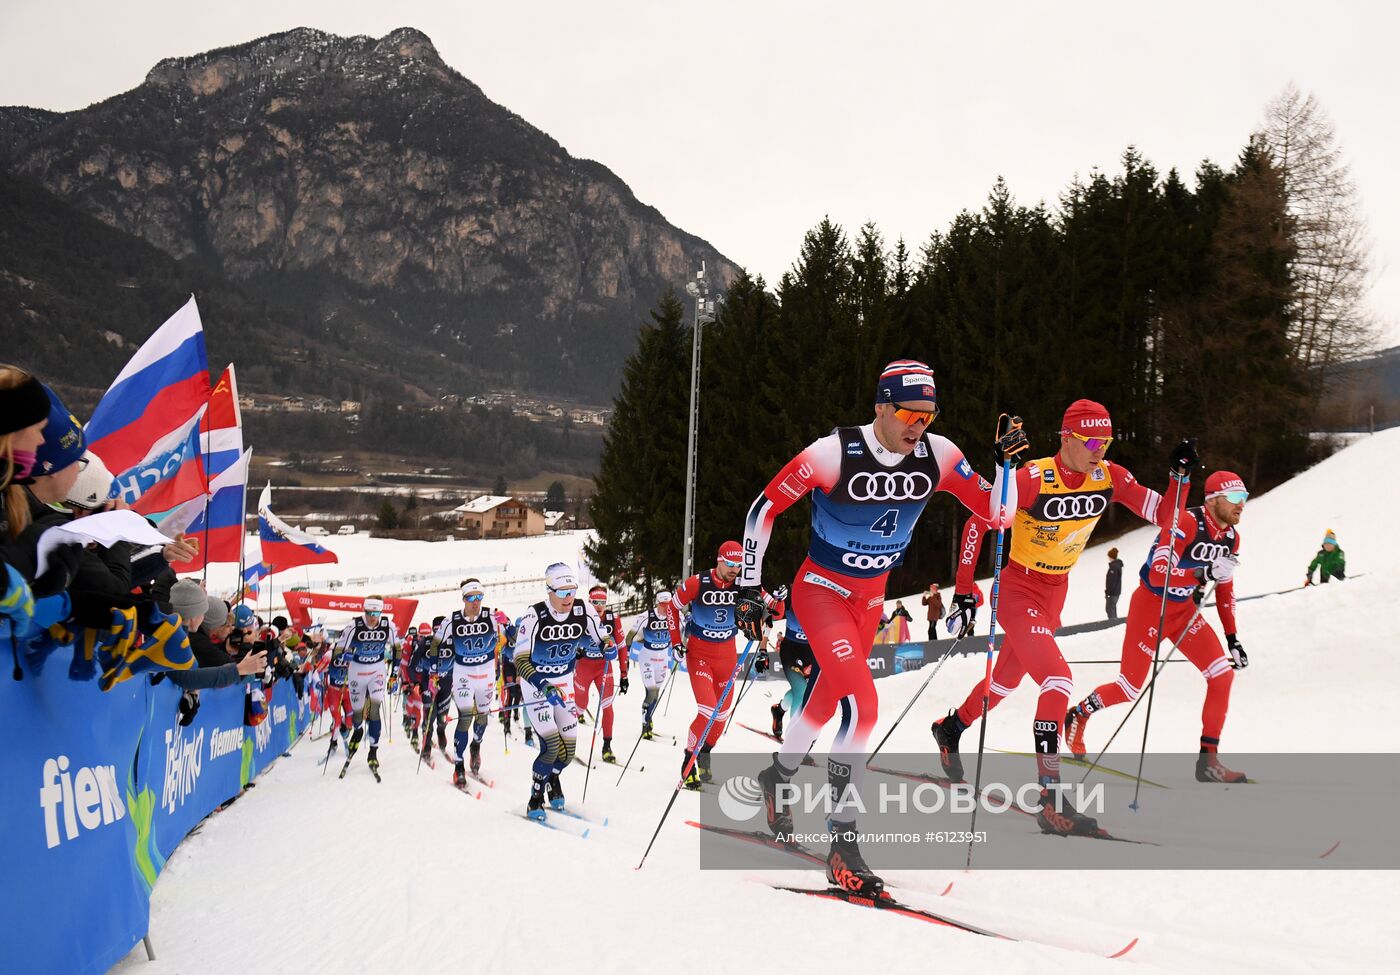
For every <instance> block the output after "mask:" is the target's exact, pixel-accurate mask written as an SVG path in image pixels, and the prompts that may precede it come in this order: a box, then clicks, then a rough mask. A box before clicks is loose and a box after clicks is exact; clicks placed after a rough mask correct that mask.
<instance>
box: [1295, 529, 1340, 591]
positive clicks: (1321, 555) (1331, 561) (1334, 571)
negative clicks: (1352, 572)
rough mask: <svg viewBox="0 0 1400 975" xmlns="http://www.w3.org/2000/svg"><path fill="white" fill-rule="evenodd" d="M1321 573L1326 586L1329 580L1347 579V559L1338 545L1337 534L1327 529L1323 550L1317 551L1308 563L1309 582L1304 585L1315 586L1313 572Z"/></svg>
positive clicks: (1323, 540) (1323, 539)
mask: <svg viewBox="0 0 1400 975" xmlns="http://www.w3.org/2000/svg"><path fill="white" fill-rule="evenodd" d="M1314 570H1317V571H1318V572H1319V573H1320V576H1321V580H1322V582H1323V583H1324V584H1326V582H1327V581H1328V580H1329V579H1333V578H1335V579H1338V580H1345V579H1346V577H1347V557H1346V553H1345V552H1343V551H1342V549H1341V546H1339V545H1338V544H1337V533H1336V532H1334V531H1332V529H1330V528H1329V529H1327V534H1326V535H1324V536H1323V538H1322V548H1320V549H1318V550H1317V554H1316V555H1315V556H1313V560H1312V561H1311V562H1310V563H1308V581H1307V582H1305V583H1304V585H1307V586H1311V585H1312V584H1313V571H1314Z"/></svg>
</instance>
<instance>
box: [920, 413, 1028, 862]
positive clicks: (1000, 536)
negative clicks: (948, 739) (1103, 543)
mask: <svg viewBox="0 0 1400 975" xmlns="http://www.w3.org/2000/svg"><path fill="white" fill-rule="evenodd" d="M997 426H998V430H999V429H1000V426H1001V424H1000V423H998V424H997ZM1010 483H1011V458H1010V457H1003V458H1002V460H1001V503H1000V504H999V505H998V506H997V558H996V562H995V563H994V564H993V567H992V613H991V615H992V618H991V624H990V625H989V626H988V627H987V673H986V675H985V676H984V677H983V678H982V726H981V727H980V728H979V729H978V731H977V772H976V774H975V775H974V776H973V784H972V795H973V799H974V801H973V803H972V822H971V824H970V825H969V826H968V838H967V867H966V869H968V870H971V869H972V847H973V845H974V840H975V839H976V836H977V802H976V797H977V796H978V795H979V794H981V791H982V754H983V752H984V751H985V749H986V745H987V712H988V711H989V710H990V709H991V702H990V700H989V698H990V697H991V692H992V691H991V688H992V654H993V653H994V652H995V651H996V645H997V602H998V600H999V598H1000V596H1001V549H1002V543H1003V542H1004V541H1005V540H1006V528H1005V527H1004V526H1005V524H1006V517H1005V516H1006V493H1007V487H1008V486H1009V485H1010ZM945 659H946V658H945ZM930 679H932V678H931V677H930Z"/></svg>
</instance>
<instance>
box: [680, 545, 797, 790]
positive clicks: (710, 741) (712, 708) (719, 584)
mask: <svg viewBox="0 0 1400 975" xmlns="http://www.w3.org/2000/svg"><path fill="white" fill-rule="evenodd" d="M743 564H744V549H743V547H742V546H740V544H739V543H738V542H725V543H724V544H723V545H721V546H720V547H719V552H718V553H717V555H716V558H715V567H714V568H713V569H710V570H708V571H706V572H702V573H700V574H698V575H693V576H691V577H690V578H689V579H686V580H685V581H684V582H682V583H681V584H680V587H679V588H677V589H676V594H675V596H674V597H672V604H673V605H674V606H675V607H676V609H677V610H678V611H680V612H684V613H686V614H687V617H688V618H687V620H686V623H685V629H684V631H683V635H682V637H681V647H680V653H681V654H682V656H683V657H684V658H685V666H686V673H687V674H688V675H689V677H690V689H691V692H692V693H693V694H694V695H695V706H696V714H695V719H694V720H693V721H691V722H690V730H689V731H688V732H687V733H686V745H685V754H684V755H683V756H682V758H681V774H682V776H684V778H685V784H686V788H688V789H698V788H700V785H701V783H704V782H710V781H712V779H713V775H712V774H711V772H710V752H711V751H712V750H713V749H714V747H715V744H716V743H717V742H718V741H719V739H720V735H722V734H723V733H724V726H725V724H726V723H727V722H728V721H729V712H730V711H731V710H733V708H734V698H735V694H734V691H733V689H732V688H731V690H730V693H729V696H728V697H727V698H726V699H725V700H723V701H721V700H719V696H720V694H721V693H723V691H724V688H725V686H726V685H727V684H729V683H730V681H729V677H730V674H731V673H733V671H734V667H735V665H736V664H737V663H738V660H739V651H738V650H737V649H736V648H735V646H734V636H735V634H737V633H738V632H739V621H738V619H737V617H736V616H735V614H734V593H735V589H734V581H735V580H736V579H738V578H739V570H740V569H741V568H742V567H743ZM760 596H761V601H762V603H763V607H764V615H765V617H766V616H767V615H769V614H772V613H774V612H780V611H781V606H780V605H779V603H778V601H777V600H775V599H774V598H773V597H772V596H770V595H768V594H767V593H766V592H765V593H760ZM760 639H761V637H760ZM759 652H760V654H762V651H761V650H760V651H759ZM712 715H713V720H711V716H712ZM706 726H708V727H709V729H710V730H709V733H708V734H706V733H705V728H706ZM702 734H704V735H705V740H704V741H701V740H700V736H701V735H702ZM692 755H693V756H694V758H693V760H692Z"/></svg>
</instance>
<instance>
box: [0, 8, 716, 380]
mask: <svg viewBox="0 0 1400 975" xmlns="http://www.w3.org/2000/svg"><path fill="white" fill-rule="evenodd" d="M0 167H3V168H4V169H5V170H6V171H7V172H9V173H10V174H12V175H14V176H16V177H20V178H23V179H26V180H29V181H32V182H33V183H37V184H39V185H40V186H42V187H44V188H46V189H47V190H48V191H50V192H51V193H53V194H54V195H56V196H57V197H59V198H60V199H62V200H64V201H66V202H68V203H69V204H71V205H72V206H74V207H75V208H77V209H78V210H80V211H82V212H84V213H86V214H89V215H91V216H93V217H96V218H97V219H99V220H101V221H103V222H104V223H106V224H108V225H109V226H111V227H114V228H116V229H118V230H121V231H125V232H127V233H130V234H134V235H136V236H137V237H140V238H142V239H143V240H145V241H147V242H149V243H150V244H153V245H154V246H155V247H157V248H159V249H160V250H161V251H163V252H165V253H166V254H168V255H170V256H171V257H173V258H176V259H178V260H180V261H182V262H187V263H190V264H193V265H197V266H199V267H200V268H202V269H205V270H208V271H212V272H213V273H215V274H217V275H219V276H221V277H223V278H225V279H228V280H229V281H231V282H234V283H236V284H237V285H239V286H240V287H241V288H242V289H243V290H244V291H246V292H249V293H253V294H256V295H258V296H259V298H260V299H261V300H265V301H267V302H269V303H271V304H272V305H274V306H275V307H277V308H280V309H282V310H283V311H284V314H282V315H281V316H280V323H279V327H284V328H287V329H292V330H294V331H296V332H297V333H299V335H298V339H299V340H300V341H302V342H311V343H315V344H316V345H318V346H321V347H324V348H328V349H331V350H340V351H341V352H342V354H344V355H347V356H350V357H352V358H355V359H358V360H360V361H366V360H372V361H378V362H381V363H383V364H384V365H385V367H386V368H398V369H399V370H401V371H409V372H411V373H412V378H413V379H414V380H415V381H416V382H419V383H421V384H422V385H424V386H425V387H426V388H429V389H431V388H432V387H434V386H435V385H437V386H441V385H444V384H446V385H451V386H454V387H456V388H455V390H454V391H457V392H461V391H462V387H463V386H467V387H471V386H480V387H486V386H492V385H496V386H500V385H507V386H509V385H512V384H514V385H516V386H520V387H522V388H524V387H530V388H535V389H542V388H553V389H558V390H560V391H563V392H568V393H572V394H574V395H578V396H582V397H588V398H592V399H593V400H594V401H603V400H606V399H607V398H608V397H609V396H610V395H611V393H612V392H613V390H614V389H615V385H616V381H617V377H618V375H619V372H620V366H621V362H622V360H623V358H624V357H625V356H626V355H627V353H628V352H629V351H630V350H631V348H632V346H633V342H634V338H635V334H636V329H637V326H638V324H639V323H640V322H641V321H643V320H644V319H645V316H646V312H647V310H648V309H650V308H651V307H653V306H654V305H655V303H656V300H657V298H658V297H659V295H660V294H661V292H662V291H663V290H664V289H665V288H666V287H668V286H672V287H679V286H680V285H681V284H683V283H684V282H685V281H686V280H688V279H689V278H690V277H691V275H692V274H693V273H694V270H695V269H696V268H698V267H699V266H700V262H701V261H702V260H703V261H706V262H707V265H708V267H709V269H710V271H711V276H712V284H715V285H717V286H723V285H725V284H727V283H728V282H729V281H730V280H731V279H732V277H733V276H734V274H735V273H736V268H735V267H734V265H733V264H732V263H731V262H729V261H728V260H726V259H725V258H724V257H723V256H722V255H720V254H718V253H717V252H716V251H715V250H714V248H712V247H710V246H709V245H708V244H706V243H705V242H704V241H702V240H700V239H698V238H696V237H694V236H692V235H690V234H687V233H685V232H683V231H681V230H679V229H677V228H676V227H673V226H672V225H671V224H669V223H668V222H667V221H666V220H665V219H664V218H663V217H662V216H661V214H659V213H658V212H657V211H656V210H655V209H653V208H651V207H649V206H646V205H644V204H642V203H640V202H639V201H638V200H637V199H636V198H635V197H634V196H633V194H632V193H631V191H630V190H629V189H628V188H627V186H626V184H624V183H623V182H622V180H621V179H619V178H618V177H617V176H616V175H615V174H613V173H612V172H611V171H609V170H608V169H607V168H605V167H604V166H602V165H599V164H598V163H595V162H591V161H589V160H584V159H577V158H575V157H573V156H571V155H569V153H568V152H566V151H565V150H564V149H563V147H561V146H560V145H559V144H558V143H557V142H555V141H554V140H553V139H551V138H550V137H549V136H548V135H546V134H544V133H543V132H541V131H539V130H538V129H536V128H534V127H532V126H531V125H530V124H529V123H527V122H526V121H524V120H523V119H521V118H520V117H519V116H517V115H515V114H513V113H511V112H510V111H509V110H507V109H505V108H503V107H502V106H500V105H497V104H496V103H494V102H492V101H491V100H490V99H488V98H487V97H486V96H485V95H484V94H483V93H482V91H481V90H480V89H479V88H478V87H477V86H476V85H474V84H472V83H471V82H470V81H468V80H467V79H466V78H464V77H463V76H462V75H460V74H458V73H457V72H456V71H454V70H453V69H452V68H450V67H449V66H447V65H446V64H444V63H443V61H442V59H441V58H440V57H439V55H438V53H437V51H436V50H435V49H434V47H433V45H432V43H431V42H430V41H429V39H428V38H427V37H426V36H424V35H423V34H422V33H420V32H418V31H416V30H412V29H408V28H402V29H399V30H396V31H394V32H392V33H390V34H388V35H387V36H385V37H382V38H379V39H373V38H368V37H350V38H344V37H336V36H333V35H330V34H325V33H322V32H319V31H315V30H309V29H304V28H303V29H298V30H294V31H290V32H288V33H285V34H278V35H273V36H270V37H265V38H262V39H260V40H256V41H253V42H251V43H248V44H243V45H239V46H237V47H231V48H225V49H222V50H217V51H211V52H208V53H205V54H200V55H196V56H194V57H189V58H178V59H171V60H167V61H162V62H161V63H160V64H157V65H156V66H155V67H154V68H153V69H152V70H151V72H150V73H149V74H148V75H147V77H146V80H145V82H144V83H143V84H142V85H140V86H139V87H137V88H135V89H133V90H132V91H129V92H126V93H124V94H121V95H118V96H116V97H113V98H110V99H108V100H106V101H104V102H101V103H99V104H96V105H93V106H91V107H89V108H86V109H83V110H81V111H76V112H71V113H68V114H62V115H60V114H56V113H50V112H42V111H38V110H34V109H19V108H11V109H0ZM172 310H173V309H172ZM155 324H158V323H155V322H153V323H152V327H154V325H155ZM216 327H217V323H215V322H206V328H209V329H211V330H212V329H213V328H216ZM274 331H275V329H274ZM435 362H437V363H440V368H441V371H442V375H441V376H438V377H434V376H433V375H432V372H433V370H434V368H435V366H434V363H435ZM424 373H426V375H425V374H424ZM435 380H436V381H435Z"/></svg>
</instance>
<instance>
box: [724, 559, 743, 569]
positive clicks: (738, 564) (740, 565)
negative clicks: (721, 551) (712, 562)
mask: <svg viewBox="0 0 1400 975" xmlns="http://www.w3.org/2000/svg"><path fill="white" fill-rule="evenodd" d="M719 564H720V565H727V566H729V567H730V568H731V569H741V568H743V566H744V563H742V562H731V561H730V560H729V559H720V560H719Z"/></svg>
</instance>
